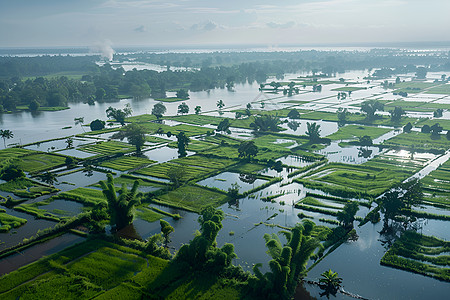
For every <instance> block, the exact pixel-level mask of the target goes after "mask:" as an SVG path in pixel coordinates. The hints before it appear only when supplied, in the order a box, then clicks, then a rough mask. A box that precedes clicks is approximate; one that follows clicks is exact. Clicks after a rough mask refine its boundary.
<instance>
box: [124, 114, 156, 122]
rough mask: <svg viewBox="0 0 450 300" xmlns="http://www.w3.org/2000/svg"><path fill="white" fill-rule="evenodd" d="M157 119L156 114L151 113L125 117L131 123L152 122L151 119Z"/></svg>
mask: <svg viewBox="0 0 450 300" xmlns="http://www.w3.org/2000/svg"><path fill="white" fill-rule="evenodd" d="M155 120H156V117H155V116H154V115H150V114H143V115H139V116H132V117H128V118H126V119H125V121H126V122H130V123H134V122H136V123H142V122H151V121H155Z"/></svg>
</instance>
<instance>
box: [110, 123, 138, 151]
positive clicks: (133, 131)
mask: <svg viewBox="0 0 450 300" xmlns="http://www.w3.org/2000/svg"><path fill="white" fill-rule="evenodd" d="M145 133H146V132H145V130H144V128H143V127H141V126H139V125H138V124H136V123H131V124H129V125H127V126H125V127H124V128H123V129H122V130H121V131H119V132H117V133H115V134H114V135H113V136H112V137H113V138H119V139H120V140H123V139H124V138H127V140H128V143H129V144H131V145H133V146H135V147H136V154H137V155H139V154H141V152H142V151H141V149H142V147H143V146H144V143H145Z"/></svg>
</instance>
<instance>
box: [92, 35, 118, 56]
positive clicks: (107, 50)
mask: <svg viewBox="0 0 450 300" xmlns="http://www.w3.org/2000/svg"><path fill="white" fill-rule="evenodd" d="M111 44H112V43H111V41H109V40H103V41H100V42H97V43H95V45H94V46H93V47H92V48H91V51H92V52H97V53H100V55H101V56H102V58H103V59H105V60H108V61H112V60H113V55H114V49H113V48H112V47H111Z"/></svg>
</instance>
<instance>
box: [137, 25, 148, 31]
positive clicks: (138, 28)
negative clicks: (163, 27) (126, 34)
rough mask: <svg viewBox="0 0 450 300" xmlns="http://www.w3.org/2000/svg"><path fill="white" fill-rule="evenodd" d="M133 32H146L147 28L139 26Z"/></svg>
mask: <svg viewBox="0 0 450 300" xmlns="http://www.w3.org/2000/svg"><path fill="white" fill-rule="evenodd" d="M134 31H135V32H146V31H147V28H146V27H145V26H144V25H141V26H139V27H136V28H135V29H134Z"/></svg>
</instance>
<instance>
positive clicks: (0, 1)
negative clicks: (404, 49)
mask: <svg viewBox="0 0 450 300" xmlns="http://www.w3.org/2000/svg"><path fill="white" fill-rule="evenodd" d="M449 12H450V1H449V0H426V1H425V0H277V1H274V0H272V1H267V0H258V1H256V0H239V1H238V0H220V1H216V0H167V1H158V0H0V47H70V46H83V47H85V46H87V47H96V46H98V45H103V44H105V43H106V44H109V45H111V46H113V47H124V46H147V47H159V46H177V47H180V46H181V47H182V46H184V45H189V46H196V45H198V46H201V45H208V46H215V45H216V46H219V45H220V46H226V45H265V46H267V47H276V46H282V45H333V44H336V45H337V44H339V45H363V44H377V43H396V42H448V41H450V33H449V32H450V31H449V28H450V17H449Z"/></svg>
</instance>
